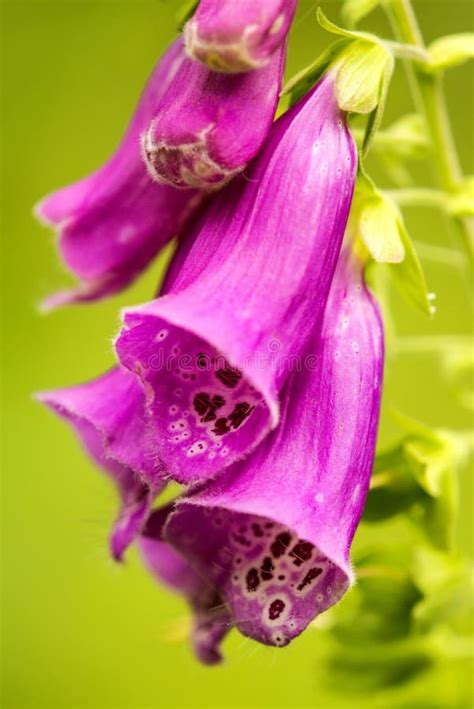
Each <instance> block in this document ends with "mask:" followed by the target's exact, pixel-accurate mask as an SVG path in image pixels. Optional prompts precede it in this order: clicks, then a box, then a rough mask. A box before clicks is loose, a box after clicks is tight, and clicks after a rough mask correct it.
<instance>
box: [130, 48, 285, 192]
mask: <svg viewBox="0 0 474 709" xmlns="http://www.w3.org/2000/svg"><path fill="white" fill-rule="evenodd" d="M285 56H286V50H285V48H284V47H281V48H280V50H279V51H278V52H276V53H275V55H274V56H273V57H272V59H271V61H270V62H269V63H268V65H267V66H266V67H265V68H264V69H261V70H260V71H257V72H253V73H252V74H244V75H239V76H224V75H222V74H216V73H215V72H212V71H209V69H208V68H207V67H204V66H202V65H200V64H197V63H196V62H193V61H191V60H190V59H186V60H183V62H182V63H181V64H180V66H179V69H178V70H177V72H176V75H175V78H174V81H173V84H172V87H171V88H170V90H169V91H168V92H166V94H165V95H164V97H163V100H162V101H161V103H160V110H159V111H158V112H157V113H156V117H155V118H154V119H153V120H152V122H151V123H150V125H149V127H148V129H147V130H146V131H145V132H144V134H143V135H142V152H143V156H144V160H145V162H146V164H147V167H148V170H149V173H150V175H151V176H152V178H153V179H155V180H157V181H159V182H163V183H165V184H171V185H174V186H175V187H180V188H190V187H195V188H199V189H206V190H209V189H215V188H216V187H222V185H224V184H225V183H226V182H228V181H229V180H230V179H231V178H232V177H234V176H235V175H236V174H237V173H239V172H241V171H242V170H243V168H244V167H245V166H246V165H247V163H248V162H249V160H251V159H252V158H253V157H254V155H256V153H257V152H258V150H259V149H260V147H261V145H262V143H263V141H264V139H265V137H266V136H267V133H268V131H269V129H270V126H271V123H272V120H273V116H274V114H275V110H276V107H277V103H278V94H279V91H280V88H281V81H282V76H283V69H284V64H285Z"/></svg>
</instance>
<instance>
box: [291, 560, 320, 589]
mask: <svg viewBox="0 0 474 709" xmlns="http://www.w3.org/2000/svg"><path fill="white" fill-rule="evenodd" d="M322 572H323V570H322V569H320V568H319V567H317V566H315V567H313V568H312V569H310V570H309V571H308V573H307V574H306V576H305V577H304V579H303V580H302V581H301V583H299V584H298V586H297V587H296V588H297V589H298V591H302V590H303V588H306V586H309V584H310V583H312V582H313V581H314V579H317V578H318V576H320V574H322Z"/></svg>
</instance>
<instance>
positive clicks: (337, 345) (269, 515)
mask: <svg viewBox="0 0 474 709" xmlns="http://www.w3.org/2000/svg"><path fill="white" fill-rule="evenodd" d="M299 364H300V367H299V370H300V371H297V370H296V369H295V371H294V372H293V373H292V375H291V376H290V378H289V379H288V381H287V384H286V387H285V390H284V394H283V406H282V408H283V414H282V421H281V423H280V426H279V427H278V428H277V429H276V431H274V432H273V433H272V434H271V435H270V436H268V437H267V438H266V439H265V441H263V443H262V444H261V445H260V447H259V448H258V449H257V450H256V451H255V453H254V454H253V455H252V456H250V457H249V458H247V459H246V460H244V461H239V462H237V463H236V464H234V465H233V466H231V467H230V468H227V470H226V471H225V472H224V474H223V475H222V476H221V477H219V478H218V479H216V480H214V481H212V482H210V483H207V484H205V485H204V487H202V488H201V489H200V490H199V491H197V492H194V493H191V494H190V495H189V496H188V497H184V498H182V499H181V502H179V503H178V504H177V505H176V507H175V509H176V511H175V512H174V514H172V515H171V516H170V518H169V520H168V522H167V525H166V527H165V530H164V538H165V539H166V540H168V541H169V542H170V543H171V544H172V545H173V546H174V547H175V549H176V550H177V551H178V552H180V553H181V554H183V556H185V557H186V558H187V559H188V561H189V563H190V564H191V565H192V566H193V568H194V569H195V570H196V571H197V572H198V573H201V574H202V575H205V576H206V577H207V578H209V579H210V580H211V581H212V582H213V583H214V585H215V588H216V591H217V592H218V593H219V595H220V596H221V597H222V598H223V600H224V602H225V603H226V604H227V606H228V608H229V611H230V613H231V616H232V620H233V622H234V623H235V625H236V626H237V627H238V628H239V629H240V630H241V631H242V632H243V633H244V634H245V635H248V636H250V637H252V638H254V639H256V640H258V641H260V642H263V643H266V644H270V645H286V644H287V643H288V642H290V641H291V640H292V639H293V638H294V637H295V636H297V635H298V634H299V633H301V632H302V631H303V630H304V629H305V628H306V626H307V625H308V623H309V622H310V621H311V620H312V619H313V618H314V617H315V616H317V615H318V614H319V613H321V612H323V611H324V610H326V609H327V608H328V607H330V606H331V605H333V604H334V603H336V602H337V601H338V600H339V599H340V598H341V596H342V595H343V594H344V593H345V591H346V590H347V589H348V587H349V585H350V584H351V581H352V579H353V572H352V570H351V566H350V561H349V550H350V545H351V541H352V538H353V536H354V533H355V530H356V527H357V525H358V522H359V520H360V517H361V514H362V510H363V506H364V501H365V497H366V493H367V489H368V485H369V478H370V474H371V469H372V464H373V457H374V449H375V442H376V435H377V426H378V417H379V407H380V397H381V387H382V375H383V326H382V322H381V318H380V314H379V310H378V307H377V305H376V303H375V302H374V301H373V299H372V297H371V295H370V294H369V292H368V291H367V290H366V288H365V285H364V283H363V276H362V267H361V265H360V264H359V263H357V262H356V261H355V258H354V257H347V255H346V254H343V258H342V259H341V261H340V265H339V267H338V270H337V272H336V276H335V279H334V282H333V285H332V288H331V294H330V298H329V302H328V307H327V310H326V314H325V317H324V323H323V329H322V334H320V335H318V333H316V335H315V337H314V338H313V340H312V342H311V345H310V347H309V349H308V350H307V354H306V355H305V357H303V358H302V359H301V360H300V362H299Z"/></svg>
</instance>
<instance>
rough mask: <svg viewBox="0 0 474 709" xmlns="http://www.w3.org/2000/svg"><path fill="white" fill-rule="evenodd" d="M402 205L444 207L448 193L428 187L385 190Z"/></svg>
mask: <svg viewBox="0 0 474 709" xmlns="http://www.w3.org/2000/svg"><path fill="white" fill-rule="evenodd" d="M384 192H385V194H387V195H388V196H389V197H391V198H392V199H393V200H394V201H395V202H396V203H397V204H399V205H400V206H401V207H436V208H437V209H443V207H444V205H445V202H446V195H445V193H444V192H442V191H440V190H432V189H430V188H428V187H409V188H406V189H405V188H403V189H397V190H384Z"/></svg>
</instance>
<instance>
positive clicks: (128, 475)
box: [37, 368, 165, 560]
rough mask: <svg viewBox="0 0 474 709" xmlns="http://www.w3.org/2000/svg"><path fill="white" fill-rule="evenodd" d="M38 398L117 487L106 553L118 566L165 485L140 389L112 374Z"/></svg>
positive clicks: (126, 374)
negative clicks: (118, 499)
mask: <svg viewBox="0 0 474 709" xmlns="http://www.w3.org/2000/svg"><path fill="white" fill-rule="evenodd" d="M37 398H38V399H39V400H40V401H41V402H42V403H44V404H46V405H47V406H48V407H49V408H50V409H52V410H53V411H54V412H55V413H57V414H58V415H59V416H61V417H62V418H63V419H64V420H66V421H67V422H68V423H70V424H71V425H72V426H73V428H74V429H75V431H76V433H77V435H78V436H79V439H80V440H81V442H82V444H83V446H84V447H85V449H86V450H87V452H88V453H89V455H90V456H91V457H92V459H93V460H94V461H95V462H96V463H97V464H98V465H99V467H101V468H102V469H103V470H104V471H105V472H106V473H107V474H108V475H109V476H110V477H111V478H112V480H113V481H114V482H115V484H116V486H117V488H118V491H119V494H120V497H121V509H120V513H119V516H118V519H117V521H116V522H115V525H114V527H113V530H112V534H111V536H110V549H111V552H112V555H113V556H114V558H115V559H117V560H121V559H122V556H123V553H124V551H125V549H126V548H127V546H128V545H129V544H130V543H131V542H132V541H133V540H134V538H135V537H136V535H137V534H139V533H140V531H141V530H142V528H143V525H144V524H145V522H146V520H147V518H148V515H149V513H150V509H151V505H152V502H153V500H154V498H155V496H156V495H157V494H158V492H159V491H160V490H161V489H162V488H163V487H164V484H165V483H164V476H163V471H162V466H161V463H160V460H159V457H158V455H157V451H156V447H155V443H154V436H153V434H152V432H151V431H150V429H149V426H150V422H149V420H148V419H147V415H146V412H145V406H144V404H145V397H144V394H143V390H142V388H141V386H140V384H139V383H138V381H137V380H136V377H134V376H133V375H131V374H130V372H127V371H126V370H122V369H118V368H116V369H112V370H111V371H109V372H107V373H106V374H105V375H103V376H101V377H99V378H98V379H95V380H94V381H91V382H88V383H87V384H81V385H79V386H74V387H70V388H67V389H56V390H54V391H49V392H43V393H41V394H39V395H38V396H37Z"/></svg>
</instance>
